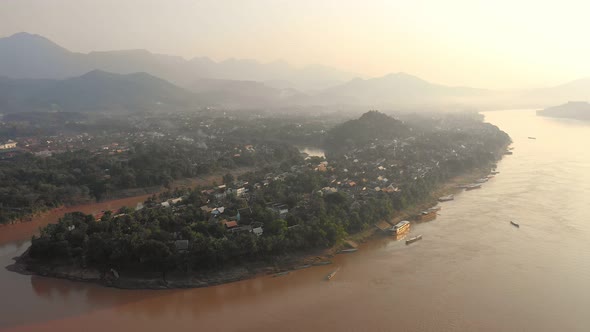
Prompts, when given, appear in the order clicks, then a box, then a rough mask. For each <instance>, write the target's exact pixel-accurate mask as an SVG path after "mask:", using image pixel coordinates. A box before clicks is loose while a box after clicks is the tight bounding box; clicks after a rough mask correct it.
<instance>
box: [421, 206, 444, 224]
mask: <svg viewBox="0 0 590 332" xmlns="http://www.w3.org/2000/svg"><path fill="white" fill-rule="evenodd" d="M438 211H440V206H435V207H433V208H430V209H428V210H424V211H422V212H420V214H419V215H418V220H420V221H429V220H432V219H434V218H436V213H437V212H438Z"/></svg>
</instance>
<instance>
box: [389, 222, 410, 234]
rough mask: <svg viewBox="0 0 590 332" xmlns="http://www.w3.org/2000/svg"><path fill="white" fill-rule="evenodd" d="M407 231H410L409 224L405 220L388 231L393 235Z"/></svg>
mask: <svg viewBox="0 0 590 332" xmlns="http://www.w3.org/2000/svg"><path fill="white" fill-rule="evenodd" d="M408 230H410V222H409V221H407V220H402V221H400V222H398V223H397V224H395V226H393V227H391V228H390V229H389V231H390V232H391V233H392V234H394V235H397V234H401V233H403V232H407V231H408Z"/></svg>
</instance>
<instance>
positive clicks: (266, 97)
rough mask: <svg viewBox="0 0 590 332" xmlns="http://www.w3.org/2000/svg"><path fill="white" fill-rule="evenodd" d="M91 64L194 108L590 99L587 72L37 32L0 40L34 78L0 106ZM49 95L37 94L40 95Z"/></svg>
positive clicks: (1, 68) (7, 70) (411, 106)
mask: <svg viewBox="0 0 590 332" xmlns="http://www.w3.org/2000/svg"><path fill="white" fill-rule="evenodd" d="M94 70H101V71H105V72H112V73H116V74H121V75H128V74H133V73H138V72H144V73H148V74H149V75H152V76H155V77H159V78H161V79H163V80H166V81H168V82H171V83H172V84H174V85H176V86H177V88H178V87H180V88H182V89H183V90H188V91H191V92H192V93H193V94H192V97H191V98H195V99H196V100H199V105H201V106H220V107H230V108H265V107H299V106H303V107H316V106H319V107H325V108H333V107H340V106H343V107H352V108H356V109H371V108H373V109H376V108H378V109H390V108H396V109H408V110H421V109H428V110H436V109H440V110H454V109H501V108H532V107H547V106H548V105H555V104H560V103H564V102H567V101H569V100H590V78H589V79H581V80H576V81H572V82H569V83H566V84H562V85H558V86H555V87H547V88H541V89H522V90H506V91H496V90H488V89H477V88H470V87H452V86H446V85H441V84H434V83H431V82H428V81H425V80H422V79H420V78H418V77H415V76H412V75H409V74H406V73H402V72H400V73H393V74H388V75H385V76H382V77H376V78H369V79H362V78H355V76H356V75H353V74H351V73H347V72H342V71H339V70H336V69H333V68H330V67H325V66H319V65H312V66H307V67H305V68H301V69H297V68H293V67H291V66H290V65H289V64H287V63H285V62H282V61H275V62H271V63H266V64H261V63H259V62H257V61H254V60H239V59H228V60H225V61H221V62H215V61H213V60H211V59H209V58H206V57H195V58H193V59H191V60H185V59H184V58H182V57H178V56H170V55H161V54H154V53H151V52H149V51H146V50H123V51H106V52H90V53H88V54H83V53H75V52H70V51H68V50H67V49H65V48H63V47H61V46H59V45H57V44H55V43H53V42H52V41H50V40H48V39H47V38H44V37H42V36H38V35H32V34H28V33H17V34H15V35H12V36H10V37H6V38H0V76H4V77H7V78H12V79H35V80H38V81H37V82H35V83H33V82H32V81H20V83H16V81H12V83H10V84H9V85H7V86H5V91H4V92H2V91H0V96H3V99H2V100H0V106H2V105H4V107H5V108H6V107H11V108H12V109H19V108H20V107H23V106H24V107H25V109H27V108H29V107H30V106H31V105H30V104H28V103H27V104H24V105H23V104H22V103H19V102H18V101H19V100H22V98H21V99H19V98H20V97H19V95H20V94H21V93H22V92H21V91H19V88H18V86H19V85H20V86H21V87H22V86H23V85H24V86H27V89H36V88H35V87H37V88H40V87H42V86H43V85H44V84H47V82H44V79H52V80H64V79H71V78H75V77H80V76H83V75H84V74H86V73H88V72H92V71H94ZM155 77H154V78H155ZM39 79H41V80H39ZM136 83H137V82H136ZM0 84H5V83H1V82H0ZM118 84H119V85H121V84H123V82H121V81H119V83H118ZM97 87H100V88H103V89H105V90H108V89H109V87H108V86H100V85H99V86H97ZM172 90H174V89H168V91H169V92H171V91H172ZM8 91H11V93H10V95H9V93H8ZM27 91H28V90H26V89H25V93H28V92H27ZM47 91H49V90H47ZM54 92H55V93H56V94H58V91H54ZM111 92H112V91H111ZM185 92H186V91H185ZM97 93H98V94H100V93H99V92H97ZM105 93H106V92H105ZM115 95H116V94H113V95H112V96H115ZM62 97H63V96H62ZM160 97H161V98H163V95H160ZM51 98H53V97H51V96H49V95H48V94H46V95H45V100H47V99H51ZM182 99H184V98H182ZM116 102H117V103H122V102H123V100H117V101H116ZM102 103H103V104H104V103H105V102H102ZM191 103H192V101H191ZM148 104H149V103H148ZM0 112H2V110H0Z"/></svg>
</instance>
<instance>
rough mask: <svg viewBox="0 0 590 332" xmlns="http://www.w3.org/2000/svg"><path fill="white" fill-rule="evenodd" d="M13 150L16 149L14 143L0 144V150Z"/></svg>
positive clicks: (11, 141) (9, 141)
mask: <svg viewBox="0 0 590 332" xmlns="http://www.w3.org/2000/svg"><path fill="white" fill-rule="evenodd" d="M14 148H16V142H15V141H13V140H8V142H6V143H4V144H0V150H8V149H14Z"/></svg>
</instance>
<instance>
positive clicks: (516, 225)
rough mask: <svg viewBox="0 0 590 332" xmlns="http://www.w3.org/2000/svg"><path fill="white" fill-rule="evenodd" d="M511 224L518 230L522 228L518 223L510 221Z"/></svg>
mask: <svg viewBox="0 0 590 332" xmlns="http://www.w3.org/2000/svg"><path fill="white" fill-rule="evenodd" d="M510 224H511V225H512V226H514V227H516V228H520V225H519V224H517V223H516V222H514V221H510Z"/></svg>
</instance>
